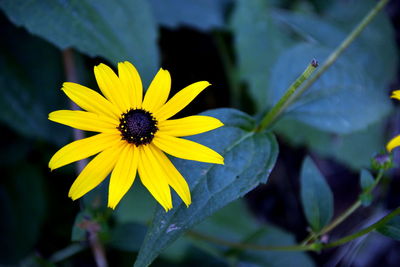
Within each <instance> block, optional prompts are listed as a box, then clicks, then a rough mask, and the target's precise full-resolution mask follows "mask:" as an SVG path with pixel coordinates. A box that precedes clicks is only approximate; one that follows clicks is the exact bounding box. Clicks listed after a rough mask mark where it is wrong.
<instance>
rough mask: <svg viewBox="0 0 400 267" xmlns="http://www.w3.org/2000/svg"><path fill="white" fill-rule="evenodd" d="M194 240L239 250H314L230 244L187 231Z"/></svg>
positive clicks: (310, 248) (311, 247) (307, 247)
mask: <svg viewBox="0 0 400 267" xmlns="http://www.w3.org/2000/svg"><path fill="white" fill-rule="evenodd" d="M186 234H187V235H189V236H190V237H192V238H194V239H199V240H204V241H208V242H211V243H214V244H217V245H221V246H225V247H230V248H236V249H240V250H261V251H270V250H273V251H307V250H314V248H313V246H312V245H293V246H265V245H259V244H250V243H241V242H231V241H228V240H224V239H219V238H217V237H214V236H209V235H205V234H202V233H199V232H194V231H188V232H187V233H186Z"/></svg>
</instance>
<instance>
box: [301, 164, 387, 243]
mask: <svg viewBox="0 0 400 267" xmlns="http://www.w3.org/2000/svg"><path fill="white" fill-rule="evenodd" d="M384 172H385V171H384V170H383V169H381V170H379V173H378V175H377V177H376V179H375V181H374V183H373V184H372V186H371V187H370V188H368V189H367V190H366V191H365V192H364V193H371V192H372V190H373V189H374V188H375V187H376V186H377V185H378V184H379V182H380V181H381V179H382V177H383V173H384ZM360 206H361V200H359V199H358V200H357V201H355V202H354V203H353V204H352V205H351V206H350V207H349V208H348V209H347V210H346V211H344V212H343V213H342V214H341V215H340V216H338V217H337V218H336V219H334V220H333V221H332V222H331V223H330V224H328V225H326V226H325V227H324V228H322V229H321V231H319V232H318V233H311V234H310V235H309V236H308V237H307V238H306V239H305V240H304V241H303V242H302V244H307V243H308V242H310V241H313V240H316V239H317V238H318V237H320V236H321V235H324V234H326V233H328V232H330V231H331V230H332V229H334V228H335V227H336V226H338V225H339V224H341V223H342V222H343V221H344V220H346V219H347V218H348V217H349V216H350V215H351V214H353V213H354V212H355V211H356V210H357V209H358V208H359V207H360Z"/></svg>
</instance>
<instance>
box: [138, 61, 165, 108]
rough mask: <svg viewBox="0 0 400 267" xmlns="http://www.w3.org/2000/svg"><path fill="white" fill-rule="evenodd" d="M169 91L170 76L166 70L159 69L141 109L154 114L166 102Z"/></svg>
mask: <svg viewBox="0 0 400 267" xmlns="http://www.w3.org/2000/svg"><path fill="white" fill-rule="evenodd" d="M170 90H171V75H170V74H169V72H168V71H167V70H163V69H160V70H159V71H158V73H157V74H156V76H155V77H154V79H153V81H152V82H151V84H150V86H149V89H147V91H146V95H145V96H144V100H143V104H142V108H143V109H144V110H147V111H150V112H152V113H153V112H155V111H156V110H157V109H159V108H160V107H161V106H162V105H164V103H165V102H166V101H167V99H168V95H169V91H170Z"/></svg>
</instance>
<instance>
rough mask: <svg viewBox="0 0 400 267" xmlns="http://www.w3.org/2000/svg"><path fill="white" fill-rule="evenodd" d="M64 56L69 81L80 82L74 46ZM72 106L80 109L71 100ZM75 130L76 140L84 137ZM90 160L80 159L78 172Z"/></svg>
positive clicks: (63, 53)
mask: <svg viewBox="0 0 400 267" xmlns="http://www.w3.org/2000/svg"><path fill="white" fill-rule="evenodd" d="M62 57H63V63H64V72H65V77H66V80H67V81H68V82H73V83H77V82H78V74H77V72H76V64H75V57H74V51H73V50H72V48H68V49H65V50H64V51H63V52H62ZM70 107H71V109H72V110H79V107H78V106H77V105H76V104H75V103H74V102H73V101H70ZM72 131H73V136H74V140H79V139H83V138H84V137H85V136H84V133H83V131H81V130H78V129H75V128H73V129H72ZM87 163H88V161H87V160H80V161H78V162H77V163H76V164H77V172H78V173H80V172H81V171H82V170H83V168H85V166H86V165H87Z"/></svg>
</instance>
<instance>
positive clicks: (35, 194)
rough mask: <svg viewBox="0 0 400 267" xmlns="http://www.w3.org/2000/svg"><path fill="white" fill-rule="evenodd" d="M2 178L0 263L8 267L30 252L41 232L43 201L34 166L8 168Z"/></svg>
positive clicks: (0, 185) (0, 189) (25, 165)
mask: <svg viewBox="0 0 400 267" xmlns="http://www.w3.org/2000/svg"><path fill="white" fill-rule="evenodd" d="M3 175H4V176H3V178H2V181H1V184H0V209H1V212H2V219H1V220H0V236H1V239H0V264H6V265H11V264H16V263H17V262H19V261H20V260H21V259H22V258H24V257H26V256H27V255H28V254H29V253H32V250H33V247H34V246H35V244H36V242H37V241H38V239H39V237H40V234H41V233H43V232H42V231H41V230H44V229H42V228H43V222H44V219H45V216H46V199H45V190H44V183H43V174H42V173H41V172H40V171H39V170H38V168H36V167H35V166H33V165H29V164H18V167H15V168H12V167H11V166H9V168H8V169H7V170H3ZM27 189H29V192H28V191H27Z"/></svg>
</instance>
